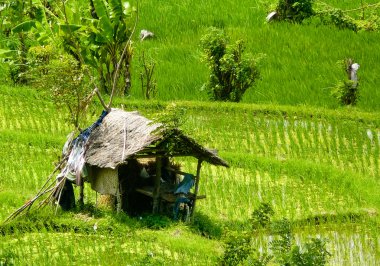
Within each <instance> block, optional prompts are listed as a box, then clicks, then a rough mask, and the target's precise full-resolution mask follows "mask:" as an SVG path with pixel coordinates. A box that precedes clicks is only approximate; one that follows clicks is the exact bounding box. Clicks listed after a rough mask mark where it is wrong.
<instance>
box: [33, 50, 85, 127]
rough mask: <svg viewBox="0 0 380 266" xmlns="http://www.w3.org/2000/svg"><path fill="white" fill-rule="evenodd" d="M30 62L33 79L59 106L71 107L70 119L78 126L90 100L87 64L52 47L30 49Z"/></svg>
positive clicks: (69, 109)
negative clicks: (82, 63) (81, 63)
mask: <svg viewBox="0 0 380 266" xmlns="http://www.w3.org/2000/svg"><path fill="white" fill-rule="evenodd" d="M28 61H29V62H30V66H31V67H30V70H29V71H28V77H29V79H30V82H31V83H32V84H33V85H34V86H36V87H38V88H41V89H47V92H48V95H49V96H50V97H51V98H52V100H53V101H54V102H55V104H56V105H57V106H58V107H59V108H60V107H64V108H67V110H68V116H69V118H68V119H69V122H70V123H71V124H73V125H74V126H75V127H76V128H79V122H80V120H81V119H82V118H83V116H84V113H85V112H84V111H85V110H86V109H87V107H88V104H89V100H90V99H91V97H92V96H91V95H90V92H91V90H92V88H91V82H90V81H89V80H88V78H87V77H86V75H85V72H86V66H84V65H82V66H81V65H80V64H79V63H78V61H77V60H75V59H74V58H73V57H72V56H70V55H68V54H65V53H62V54H60V53H59V52H58V53H57V50H56V49H54V48H53V47H52V46H49V45H48V46H44V47H34V48H32V49H30V53H29V58H28Z"/></svg>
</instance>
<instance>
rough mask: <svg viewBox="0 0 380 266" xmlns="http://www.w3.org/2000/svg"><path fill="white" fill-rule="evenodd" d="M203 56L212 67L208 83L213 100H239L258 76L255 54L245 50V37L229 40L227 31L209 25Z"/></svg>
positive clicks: (203, 40)
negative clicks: (231, 42)
mask: <svg viewBox="0 0 380 266" xmlns="http://www.w3.org/2000/svg"><path fill="white" fill-rule="evenodd" d="M201 45H202V48H203V52H204V58H203V60H204V61H205V62H206V63H207V65H208V68H209V70H210V80H209V81H208V83H207V85H206V87H207V90H208V92H209V94H210V97H211V99H212V100H216V101H233V102H239V101H240V100H241V99H242V97H243V94H244V93H245V91H246V90H247V89H249V88H250V87H252V86H253V84H254V83H255V82H256V80H257V79H258V78H259V72H258V69H257V66H256V62H255V60H254V58H253V57H252V56H250V55H247V54H245V53H244V44H243V41H242V40H238V41H236V42H235V43H234V44H229V40H228V37H227V36H226V35H225V33H224V31H223V30H221V29H217V28H210V29H209V33H207V34H206V35H204V36H203V37H202V39H201Z"/></svg>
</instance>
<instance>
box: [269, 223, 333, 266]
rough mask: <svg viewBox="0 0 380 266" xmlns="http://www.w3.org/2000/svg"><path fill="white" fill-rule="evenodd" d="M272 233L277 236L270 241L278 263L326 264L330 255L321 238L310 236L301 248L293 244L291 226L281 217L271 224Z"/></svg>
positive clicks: (297, 264) (302, 265)
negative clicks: (308, 240)
mask: <svg viewBox="0 0 380 266" xmlns="http://www.w3.org/2000/svg"><path fill="white" fill-rule="evenodd" d="M272 230H273V233H274V234H275V235H278V236H279V238H278V239H275V240H273V241H272V242H270V245H271V247H270V249H271V250H272V252H273V255H274V260H275V261H276V262H277V263H279V264H280V265H296V266H306V265H315V266H322V265H326V263H327V261H328V258H329V256H330V255H331V254H330V253H329V252H328V251H327V249H326V242H325V241H324V240H323V239H319V238H312V239H311V240H310V242H307V243H306V244H304V246H303V248H301V247H300V246H298V245H294V244H293V240H294V237H293V233H292V227H291V224H290V222H289V221H288V220H286V219H283V220H281V221H279V222H277V223H274V224H273V228H272Z"/></svg>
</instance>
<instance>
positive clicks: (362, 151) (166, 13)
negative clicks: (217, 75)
mask: <svg viewBox="0 0 380 266" xmlns="http://www.w3.org/2000/svg"><path fill="white" fill-rule="evenodd" d="M134 2H135V1H132V5H133V4H134ZM275 2H276V1H274V0H273V1H261V0H257V1H248V0H242V1H239V4H236V3H237V2H236V1H225V2H223V4H221V3H220V1H216V0H208V1H189V0H184V1H180V2H178V1H173V0H166V1H158V2H157V1H139V5H140V6H139V11H140V20H139V23H138V28H137V32H139V31H140V30H141V29H147V30H150V31H152V32H154V34H155V38H153V39H150V40H147V41H144V42H140V41H139V40H138V39H137V36H136V39H135V42H134V61H133V64H132V88H131V92H130V95H129V96H128V97H126V98H118V99H115V103H116V105H117V106H118V107H122V108H125V109H126V110H136V109H137V110H138V111H140V112H141V113H142V114H145V115H146V116H147V117H153V114H154V113H156V112H158V111H161V110H162V109H163V108H164V107H165V106H166V105H167V104H169V102H167V101H175V103H176V104H177V106H178V107H182V108H185V109H186V118H187V119H186V123H185V124H183V125H182V129H183V130H184V131H185V132H186V133H188V134H189V135H190V136H192V137H194V138H195V139H196V140H198V141H199V142H200V143H201V144H203V145H204V146H206V147H209V148H216V149H218V152H219V155H220V156H221V157H222V158H224V159H225V160H226V161H228V163H229V164H230V166H231V167H230V168H218V167H214V166H211V165H208V164H207V163H204V164H203V166H202V171H201V182H200V194H204V195H206V196H207V197H206V199H203V200H200V201H198V203H197V215H196V217H195V219H196V222H195V223H194V224H193V225H188V224H182V223H175V222H167V221H166V222H164V225H163V226H161V227H160V229H157V228H151V227H149V226H147V224H150V223H151V222H152V221H149V217H141V218H140V217H137V218H130V217H127V216H125V215H124V216H123V215H121V216H118V215H115V213H113V212H112V211H109V210H103V209H101V208H99V209H97V208H98V207H95V210H96V211H94V212H89V213H87V212H84V213H78V212H69V213H64V212H62V211H58V214H57V215H56V216H55V215H53V213H54V210H53V209H50V208H47V209H45V210H44V211H42V212H41V213H36V214H33V215H32V216H31V217H28V218H24V217H22V218H20V219H18V220H17V221H15V222H14V223H11V225H10V227H7V226H8V225H6V226H5V225H2V224H1V222H2V221H3V220H4V219H5V218H6V217H7V216H8V215H9V214H10V213H11V212H12V211H14V210H15V209H16V208H18V207H19V206H21V205H22V204H23V203H25V202H26V201H28V200H29V199H30V198H31V197H33V196H34V195H35V193H36V192H37V191H38V189H39V188H40V187H41V185H42V184H43V183H44V181H45V179H46V177H47V176H48V175H49V174H50V173H51V171H52V170H53V169H54V167H55V166H54V163H55V162H57V161H58V158H59V156H60V154H61V149H62V146H63V144H64V142H65V140H66V136H67V135H68V134H69V133H70V131H71V130H70V128H69V127H68V126H67V124H66V123H65V119H66V117H65V115H64V113H65V112H64V111H63V110H60V111H58V110H57V109H56V108H55V106H54V104H52V103H51V101H50V100H49V99H48V97H47V96H46V95H43V94H41V93H40V92H39V91H36V90H34V89H32V88H28V87H11V86H8V85H0V158H1V160H0V265H119V264H123V265H217V264H218V259H219V258H220V256H221V255H222V254H223V250H224V246H223V242H224V240H225V238H226V236H227V235H228V233H230V232H237V233H239V232H242V231H245V230H249V228H250V220H249V219H250V218H251V215H252V212H253V211H254V210H255V209H256V208H257V207H258V206H259V204H260V203H262V202H268V203H270V204H271V206H272V207H273V209H274V211H275V214H274V217H273V219H274V220H280V219H283V218H287V219H289V220H290V221H292V224H293V226H294V234H295V241H296V243H297V244H299V245H301V247H302V244H303V243H305V241H307V240H308V239H310V238H312V237H320V238H324V239H326V240H327V249H328V251H329V252H330V253H331V254H332V256H331V258H330V260H329V265H370V266H371V265H374V266H375V265H379V264H380V262H379V261H380V233H379V228H380V227H379V221H380V220H379V208H380V196H379V191H380V166H379V164H380V113H379V112H380V105H379V102H380V91H379V90H378V88H379V87H380V82H379V79H378V77H377V75H378V73H379V72H380V66H379V64H378V62H379V61H380V53H379V52H378V51H379V50H380V42H379V41H378V40H379V37H380V36H379V32H358V33H354V32H351V31H349V30H337V29H335V28H333V27H331V26H326V25H318V26H316V25H315V24H313V23H310V24H309V23H305V24H302V25H298V24H286V23H278V24H267V23H265V16H266V15H267V13H268V11H269V10H270V5H271V4H273V3H275ZM316 2H317V4H321V1H319V0H318V1H316ZM324 2H326V3H328V4H331V5H333V6H335V7H339V8H342V9H355V8H357V7H359V6H360V5H361V3H362V2H363V3H364V4H373V3H377V2H378V0H365V1H349V0H344V1H342V0H339V1H338V0H326V1H324ZM376 12H378V10H377V11H376ZM376 14H377V13H376ZM359 15H361V14H359V13H355V14H353V16H359ZM377 15H380V14H377ZM210 26H217V27H221V28H224V29H225V30H226V32H227V33H228V35H229V36H230V37H231V40H237V39H243V40H244V41H245V43H246V46H247V48H246V50H247V52H249V53H252V54H254V55H257V56H258V57H261V58H262V59H261V61H260V63H259V67H260V72H261V79H260V80H259V81H258V82H257V84H256V86H255V88H254V89H250V90H248V91H247V93H246V94H245V96H244V98H243V102H242V103H239V104H230V103H210V102H208V101H207V99H208V96H207V92H206V91H205V90H203V89H202V86H203V84H204V83H205V82H206V81H207V78H208V75H209V74H208V70H207V68H206V66H205V64H204V63H202V62H201V60H200V58H201V48H200V46H199V40H200V38H201V37H202V35H203V34H204V33H206V32H207V29H208V27H210ZM137 35H138V34H137ZM0 41H1V42H4V40H0ZM142 52H144V53H145V54H146V55H147V56H149V57H151V58H152V59H154V60H155V61H156V63H157V65H156V68H155V69H156V70H155V74H154V76H155V78H156V80H157V87H158V94H157V98H156V101H143V100H142V98H143V96H142V93H141V84H140V81H139V73H140V71H141V66H140V62H139V56H140V55H141V53H142ZM346 57H352V58H354V59H355V60H357V62H358V63H359V64H360V66H361V67H360V70H359V72H358V76H359V82H360V99H359V103H358V106H357V107H352V108H345V107H340V106H338V104H337V102H336V101H335V100H334V99H333V98H332V97H331V95H330V92H331V88H332V87H333V86H334V84H336V82H337V81H338V80H340V79H342V77H343V76H344V75H345V74H344V73H342V70H341V69H339V68H338V67H337V65H336V62H337V61H338V60H342V59H344V58H346ZM0 69H1V70H2V71H1V72H4V71H5V68H4V65H3V64H0ZM3 70H4V71H3ZM0 75H2V79H3V76H4V78H5V75H4V73H0ZM0 83H1V84H3V83H4V82H0ZM100 112H101V107H100V105H99V103H97V102H95V103H94V106H93V107H92V109H91V110H90V112H89V115H88V117H87V120H86V121H84V124H86V125H89V124H91V123H92V122H93V121H94V120H95V119H96V118H97V117H98V114H99V113H100ZM84 127H85V126H84ZM177 161H178V162H179V163H181V165H182V169H183V170H184V171H188V172H194V171H195V169H196V165H197V162H196V161H195V160H192V159H189V158H178V159H177ZM75 193H77V194H78V193H79V191H77V190H76V191H75ZM96 199H97V195H96V194H95V192H93V191H92V190H91V189H90V188H89V186H87V187H86V189H85V203H86V204H87V205H88V206H92V207H94V206H95V202H96ZM98 212H99V213H98ZM154 222H156V223H157V224H158V225H161V224H160V222H161V221H153V224H154ZM154 225H155V224H154ZM273 238H274V236H273V235H271V234H270V233H269V232H267V231H265V230H262V231H259V232H258V233H257V236H256V238H255V239H254V245H255V248H256V249H257V250H258V251H259V252H262V253H263V252H269V251H270V249H269V242H270V241H271V240H273Z"/></svg>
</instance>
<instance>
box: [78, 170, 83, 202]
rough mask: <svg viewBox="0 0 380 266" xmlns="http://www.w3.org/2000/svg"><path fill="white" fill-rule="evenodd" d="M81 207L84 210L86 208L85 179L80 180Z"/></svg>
mask: <svg viewBox="0 0 380 266" xmlns="http://www.w3.org/2000/svg"><path fill="white" fill-rule="evenodd" d="M78 203H79V207H80V208H83V206H84V180H83V177H81V178H80V185H79V201H78Z"/></svg>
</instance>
